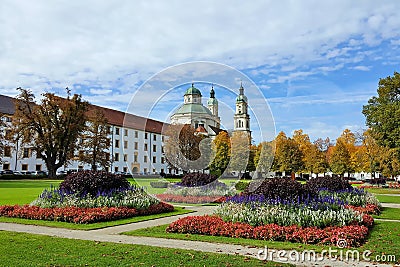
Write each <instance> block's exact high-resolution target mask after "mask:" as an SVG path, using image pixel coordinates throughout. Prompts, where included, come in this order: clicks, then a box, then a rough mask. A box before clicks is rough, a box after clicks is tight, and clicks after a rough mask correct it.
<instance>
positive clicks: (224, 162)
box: [210, 131, 231, 175]
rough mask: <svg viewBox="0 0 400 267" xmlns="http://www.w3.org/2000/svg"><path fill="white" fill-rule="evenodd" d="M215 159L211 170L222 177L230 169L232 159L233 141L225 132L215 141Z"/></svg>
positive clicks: (220, 133)
mask: <svg viewBox="0 0 400 267" xmlns="http://www.w3.org/2000/svg"><path fill="white" fill-rule="evenodd" d="M213 150H214V159H213V161H212V163H211V165H210V170H211V171H213V172H217V173H218V175H221V174H222V173H223V172H224V171H225V169H226V168H227V167H228V164H229V161H230V157H231V141H230V138H229V135H228V133H227V132H225V131H221V132H219V134H218V135H217V136H216V137H215V139H214V140H213Z"/></svg>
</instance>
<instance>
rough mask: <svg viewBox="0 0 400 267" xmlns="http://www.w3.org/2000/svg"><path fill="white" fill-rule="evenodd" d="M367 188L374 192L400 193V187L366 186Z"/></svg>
mask: <svg viewBox="0 0 400 267" xmlns="http://www.w3.org/2000/svg"><path fill="white" fill-rule="evenodd" d="M365 190H366V191H368V192H370V193H373V194H382V195H384V194H400V189H394V188H366V189H365Z"/></svg>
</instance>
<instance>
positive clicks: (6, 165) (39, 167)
mask: <svg viewBox="0 0 400 267" xmlns="http://www.w3.org/2000/svg"><path fill="white" fill-rule="evenodd" d="M3 170H5V171H7V170H10V163H3ZM21 170H22V171H28V170H29V165H28V164H22V165H21ZM41 170H42V164H36V165H35V171H41Z"/></svg>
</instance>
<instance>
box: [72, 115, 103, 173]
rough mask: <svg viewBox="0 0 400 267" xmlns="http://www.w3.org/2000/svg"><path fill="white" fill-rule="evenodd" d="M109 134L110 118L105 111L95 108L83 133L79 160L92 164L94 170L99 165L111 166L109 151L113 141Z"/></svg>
mask: <svg viewBox="0 0 400 267" xmlns="http://www.w3.org/2000/svg"><path fill="white" fill-rule="evenodd" d="M109 134H110V130H109V126H108V120H107V118H106V117H105V116H104V113H103V112H102V111H101V110H98V109H95V110H93V111H92V112H91V115H89V116H88V123H87V125H86V129H85V131H84V132H83V133H82V135H81V138H82V141H83V142H82V144H81V147H80V148H82V150H81V151H82V153H79V160H80V161H81V162H84V163H87V164H90V165H91V168H92V170H93V171H96V170H97V167H98V166H101V167H102V168H103V169H106V168H107V167H109V166H110V163H111V160H110V156H109V153H108V152H107V150H108V149H109V147H110V143H111V141H110V138H109V137H108V135H109Z"/></svg>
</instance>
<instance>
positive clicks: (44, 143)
mask: <svg viewBox="0 0 400 267" xmlns="http://www.w3.org/2000/svg"><path fill="white" fill-rule="evenodd" d="M17 90H19V92H20V94H19V95H18V96H17V99H16V101H15V106H16V110H15V114H14V120H13V124H12V133H13V136H20V137H21V142H22V144H24V145H29V146H30V147H31V148H32V149H33V150H34V151H36V153H37V154H38V155H41V157H42V159H43V160H44V162H45V163H46V167H47V170H48V172H49V177H50V178H54V177H56V171H57V169H58V168H60V167H61V166H63V165H64V164H66V163H67V162H68V161H69V160H70V159H71V158H72V157H73V155H74V151H75V149H76V146H77V139H78V137H79V135H80V134H81V133H82V132H83V130H84V128H85V122H86V116H85V112H86V111H87V107H88V102H86V101H83V100H82V97H81V96H80V95H76V94H75V95H73V96H71V94H70V91H69V90H68V88H67V93H68V96H67V98H61V97H58V96H55V95H54V94H51V93H45V94H43V99H42V100H41V101H40V103H38V104H37V103H35V102H34V100H35V96H34V95H33V94H32V92H31V90H28V89H22V88H17Z"/></svg>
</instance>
